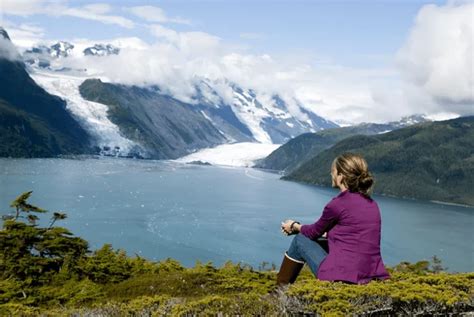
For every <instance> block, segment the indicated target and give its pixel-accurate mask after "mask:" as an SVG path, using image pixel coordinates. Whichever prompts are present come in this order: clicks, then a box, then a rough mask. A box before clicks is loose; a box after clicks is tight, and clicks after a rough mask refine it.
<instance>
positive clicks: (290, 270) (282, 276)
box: [277, 252, 304, 286]
mask: <svg viewBox="0 0 474 317" xmlns="http://www.w3.org/2000/svg"><path fill="white" fill-rule="evenodd" d="M303 266H304V262H303V261H298V260H296V259H292V258H290V257H289V256H288V254H287V253H286V252H285V256H284V257H283V261H282V262H281V266H280V272H278V274H277V285H278V286H280V285H286V284H291V283H294V282H295V280H296V278H297V277H298V274H300V271H301V269H302V268H303Z"/></svg>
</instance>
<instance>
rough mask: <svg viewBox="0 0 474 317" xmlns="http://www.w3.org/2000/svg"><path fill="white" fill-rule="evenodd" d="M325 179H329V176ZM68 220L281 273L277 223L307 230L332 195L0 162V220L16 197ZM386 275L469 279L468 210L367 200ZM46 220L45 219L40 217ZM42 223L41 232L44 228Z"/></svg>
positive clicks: (101, 168)
mask: <svg viewBox="0 0 474 317" xmlns="http://www.w3.org/2000/svg"><path fill="white" fill-rule="evenodd" d="M328 177H329V171H328ZM28 190H33V195H32V197H31V199H30V202H31V203H33V204H36V205H38V206H41V207H44V208H46V209H48V210H50V213H51V214H52V212H53V211H63V212H66V213H67V215H68V218H67V219H66V220H63V221H62V222H60V223H58V225H61V226H64V227H67V228H68V229H70V230H71V232H73V233H74V234H75V235H77V236H81V237H83V238H84V239H86V240H88V241H89V242H90V247H91V249H97V248H99V247H101V246H102V245H103V244H104V243H111V244H112V245H113V247H115V248H122V249H125V250H126V251H127V253H128V254H129V255H132V256H133V255H134V254H137V255H140V256H142V257H146V258H148V259H151V260H162V259H165V258H168V257H171V258H174V259H177V260H179V261H180V262H181V263H182V264H183V265H185V266H188V267H191V266H194V265H195V263H196V261H197V260H200V261H201V262H208V261H212V263H213V264H214V265H215V266H220V265H222V264H223V263H224V262H225V261H227V260H231V261H232V262H234V263H236V262H243V263H248V264H250V265H252V266H254V267H255V268H256V267H258V265H259V264H261V263H262V262H263V261H266V262H270V263H272V262H273V263H275V264H276V266H277V267H279V265H280V263H281V259H282V257H283V253H284V251H285V250H286V249H287V248H288V246H289V244H290V242H291V239H292V236H289V237H287V236H284V235H283V234H282V233H281V231H280V222H281V221H283V220H285V219H288V218H292V219H295V220H299V221H300V222H302V223H312V222H314V221H315V220H317V219H318V218H319V216H320V215H321V212H322V210H323V207H324V205H325V204H326V203H327V202H328V201H330V200H331V198H332V197H334V196H335V195H337V194H338V191H336V190H335V189H330V188H321V187H315V186H307V185H302V184H297V183H293V182H288V181H282V180H279V175H277V174H273V173H268V172H264V171H260V170H254V169H247V168H224V167H215V166H198V165H186V164H180V163H176V162H171V161H147V160H133V159H114V158H87V159H0V206H1V207H0V213H1V214H2V215H3V214H7V213H9V212H11V209H9V207H8V206H9V204H10V202H11V201H12V200H13V199H14V198H15V197H16V196H17V195H19V194H20V193H22V192H24V191H28ZM374 199H375V200H376V201H377V202H378V204H379V206H380V209H381V214H382V243H381V249H382V258H383V260H384V262H385V264H386V265H394V264H397V263H399V262H400V261H410V262H414V261H419V260H423V259H426V260H430V259H431V257H432V256H433V255H437V256H438V257H439V258H440V259H441V260H442V264H443V265H444V266H447V267H448V271H450V272H465V271H474V261H473V254H474V250H473V244H474V238H473V217H474V208H468V207H462V206H452V205H443V204H436V203H430V202H423V201H415V200H406V199H396V198H390V197H383V196H378V195H375V196H374ZM43 218H46V217H43ZM45 223H46V221H45V222H44V224H45Z"/></svg>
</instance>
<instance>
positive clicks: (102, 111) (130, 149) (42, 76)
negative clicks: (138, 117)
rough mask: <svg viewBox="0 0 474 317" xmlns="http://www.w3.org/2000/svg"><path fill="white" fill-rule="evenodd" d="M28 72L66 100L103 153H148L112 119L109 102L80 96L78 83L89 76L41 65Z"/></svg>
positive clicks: (117, 154) (48, 89)
mask: <svg viewBox="0 0 474 317" xmlns="http://www.w3.org/2000/svg"><path fill="white" fill-rule="evenodd" d="M29 74H30V76H31V77H32V78H33V80H34V81H35V82H36V83H37V84H38V85H40V86H41V87H42V88H43V89H45V90H46V91H47V92H48V93H50V94H52V95H56V96H59V97H61V98H62V99H64V100H65V101H66V103H67V106H66V108H67V110H69V111H70V112H71V113H72V115H73V116H74V117H75V118H76V119H77V120H78V122H79V123H80V124H81V125H82V126H83V127H84V128H85V129H86V130H87V131H88V132H89V133H90V134H91V135H92V137H93V138H94V139H95V141H96V145H97V146H98V147H99V148H100V154H102V155H111V156H125V157H126V156H131V155H134V154H141V155H142V156H144V155H145V152H146V151H145V150H144V149H142V148H141V146H140V145H138V144H137V143H135V142H133V141H131V140H129V139H127V138H125V137H124V136H122V135H121V133H120V130H119V127H118V126H117V125H115V124H114V123H112V122H111V121H110V120H109V118H108V117H107V109H108V108H107V106H106V105H104V104H101V103H97V102H92V101H87V100H84V99H83V98H82V97H81V95H80V93H79V85H80V84H81V83H82V82H83V81H84V80H85V79H87V77H86V76H84V75H80V74H68V73H65V72H60V71H49V70H39V69H35V70H33V71H32V70H31V69H30V72H29Z"/></svg>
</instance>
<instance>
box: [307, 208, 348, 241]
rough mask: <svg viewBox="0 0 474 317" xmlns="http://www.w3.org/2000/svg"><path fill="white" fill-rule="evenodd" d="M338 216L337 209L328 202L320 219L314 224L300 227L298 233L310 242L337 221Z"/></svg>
mask: <svg viewBox="0 0 474 317" xmlns="http://www.w3.org/2000/svg"><path fill="white" fill-rule="evenodd" d="M339 216H340V211H339V208H337V206H334V204H331V202H330V203H328V204H327V205H326V206H325V207H324V210H323V213H322V215H321V217H320V218H319V219H318V220H317V221H316V222H315V223H313V224H310V225H302V226H301V229H300V233H301V234H303V235H305V236H307V237H308V238H310V239H311V240H316V238H318V237H319V236H321V235H322V234H323V233H324V232H325V231H326V230H327V228H329V227H330V226H331V225H333V224H335V223H336V222H337V221H338V219H339Z"/></svg>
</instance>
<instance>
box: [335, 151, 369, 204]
mask: <svg viewBox="0 0 474 317" xmlns="http://www.w3.org/2000/svg"><path fill="white" fill-rule="evenodd" d="M332 166H333V167H334V168H335V169H336V172H337V174H341V175H342V176H343V178H342V183H343V184H344V185H345V186H346V187H347V188H348V189H349V191H351V192H359V193H361V194H362V195H364V196H365V197H367V198H370V194H371V192H372V187H373V185H374V178H373V176H372V174H371V173H370V172H369V167H368V164H367V161H366V160H365V159H364V158H363V157H362V156H361V155H359V154H355V153H350V152H346V153H343V154H341V155H339V156H338V157H336V158H335V159H334V161H333V162H332Z"/></svg>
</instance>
